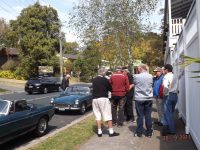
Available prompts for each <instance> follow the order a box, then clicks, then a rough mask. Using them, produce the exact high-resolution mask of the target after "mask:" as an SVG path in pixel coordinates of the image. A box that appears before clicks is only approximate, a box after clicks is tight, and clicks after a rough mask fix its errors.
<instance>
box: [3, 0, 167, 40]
mask: <svg viewBox="0 0 200 150" xmlns="http://www.w3.org/2000/svg"><path fill="white" fill-rule="evenodd" d="M36 1H37V0H0V18H4V19H5V20H6V21H7V22H9V20H11V19H12V20H15V19H16V18H17V16H19V15H20V12H21V10H22V9H24V8H26V7H28V6H29V5H32V4H34V3H35V2H36ZM39 2H40V4H41V5H47V6H51V7H53V8H54V9H56V10H57V12H58V16H59V19H60V20H61V22H62V24H63V26H62V32H64V33H65V37H66V41H67V42H74V41H77V40H78V38H77V37H76V35H75V33H73V32H72V30H71V29H70V28H68V27H67V21H68V20H69V19H68V18H69V17H68V14H69V12H70V11H72V9H73V6H74V5H75V4H77V3H78V0H39ZM163 7H164V0H159V2H158V5H157V8H156V11H155V12H154V13H153V14H152V15H151V17H150V20H151V24H153V23H156V25H155V26H154V27H155V28H154V29H153V30H152V31H153V32H158V33H160V31H159V28H160V25H161V19H162V16H160V15H158V12H159V10H160V9H161V8H163Z"/></svg>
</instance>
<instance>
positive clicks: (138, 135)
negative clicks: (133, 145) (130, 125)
mask: <svg viewBox="0 0 200 150" xmlns="http://www.w3.org/2000/svg"><path fill="white" fill-rule="evenodd" d="M134 137H142V134H138V133H134Z"/></svg>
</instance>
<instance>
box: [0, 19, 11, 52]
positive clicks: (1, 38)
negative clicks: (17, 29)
mask: <svg viewBox="0 0 200 150" xmlns="http://www.w3.org/2000/svg"><path fill="white" fill-rule="evenodd" d="M8 31H9V25H8V24H7V23H6V21H5V20H4V19H2V18H0V49H1V48H2V47H6V44H7V42H6V33H7V32H8Z"/></svg>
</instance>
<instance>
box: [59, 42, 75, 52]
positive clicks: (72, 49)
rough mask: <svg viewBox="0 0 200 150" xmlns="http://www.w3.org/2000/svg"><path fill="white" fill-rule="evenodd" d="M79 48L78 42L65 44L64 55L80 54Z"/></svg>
mask: <svg viewBox="0 0 200 150" xmlns="http://www.w3.org/2000/svg"><path fill="white" fill-rule="evenodd" d="M78 46H79V45H78V43H76V42H65V43H64V44H63V47H64V48H63V49H64V50H63V51H64V54H78Z"/></svg>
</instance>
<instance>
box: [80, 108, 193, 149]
mask: <svg viewBox="0 0 200 150" xmlns="http://www.w3.org/2000/svg"><path fill="white" fill-rule="evenodd" d="M154 108H155V105H154ZM154 110H155V109H154ZM153 120H154V121H155V120H157V115H156V113H155V112H153ZM176 122H177V134H176V135H174V136H166V137H162V136H161V133H160V131H161V129H162V128H161V127H159V126H157V125H154V135H153V137H151V138H148V137H145V136H143V137H142V138H139V137H134V136H133V131H134V130H135V128H136V123H134V124H126V125H124V126H123V127H121V128H118V127H114V130H115V131H117V132H119V133H120V136H118V137H109V136H108V131H107V129H106V128H104V129H103V132H104V134H103V136H102V137H97V135H94V136H93V137H92V138H91V139H90V140H88V142H86V143H85V144H83V145H81V146H80V149H79V150H197V148H196V146H195V144H194V143H193V141H192V138H191V137H190V135H185V134H184V124H183V122H182V120H181V119H178V118H177V117H176Z"/></svg>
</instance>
